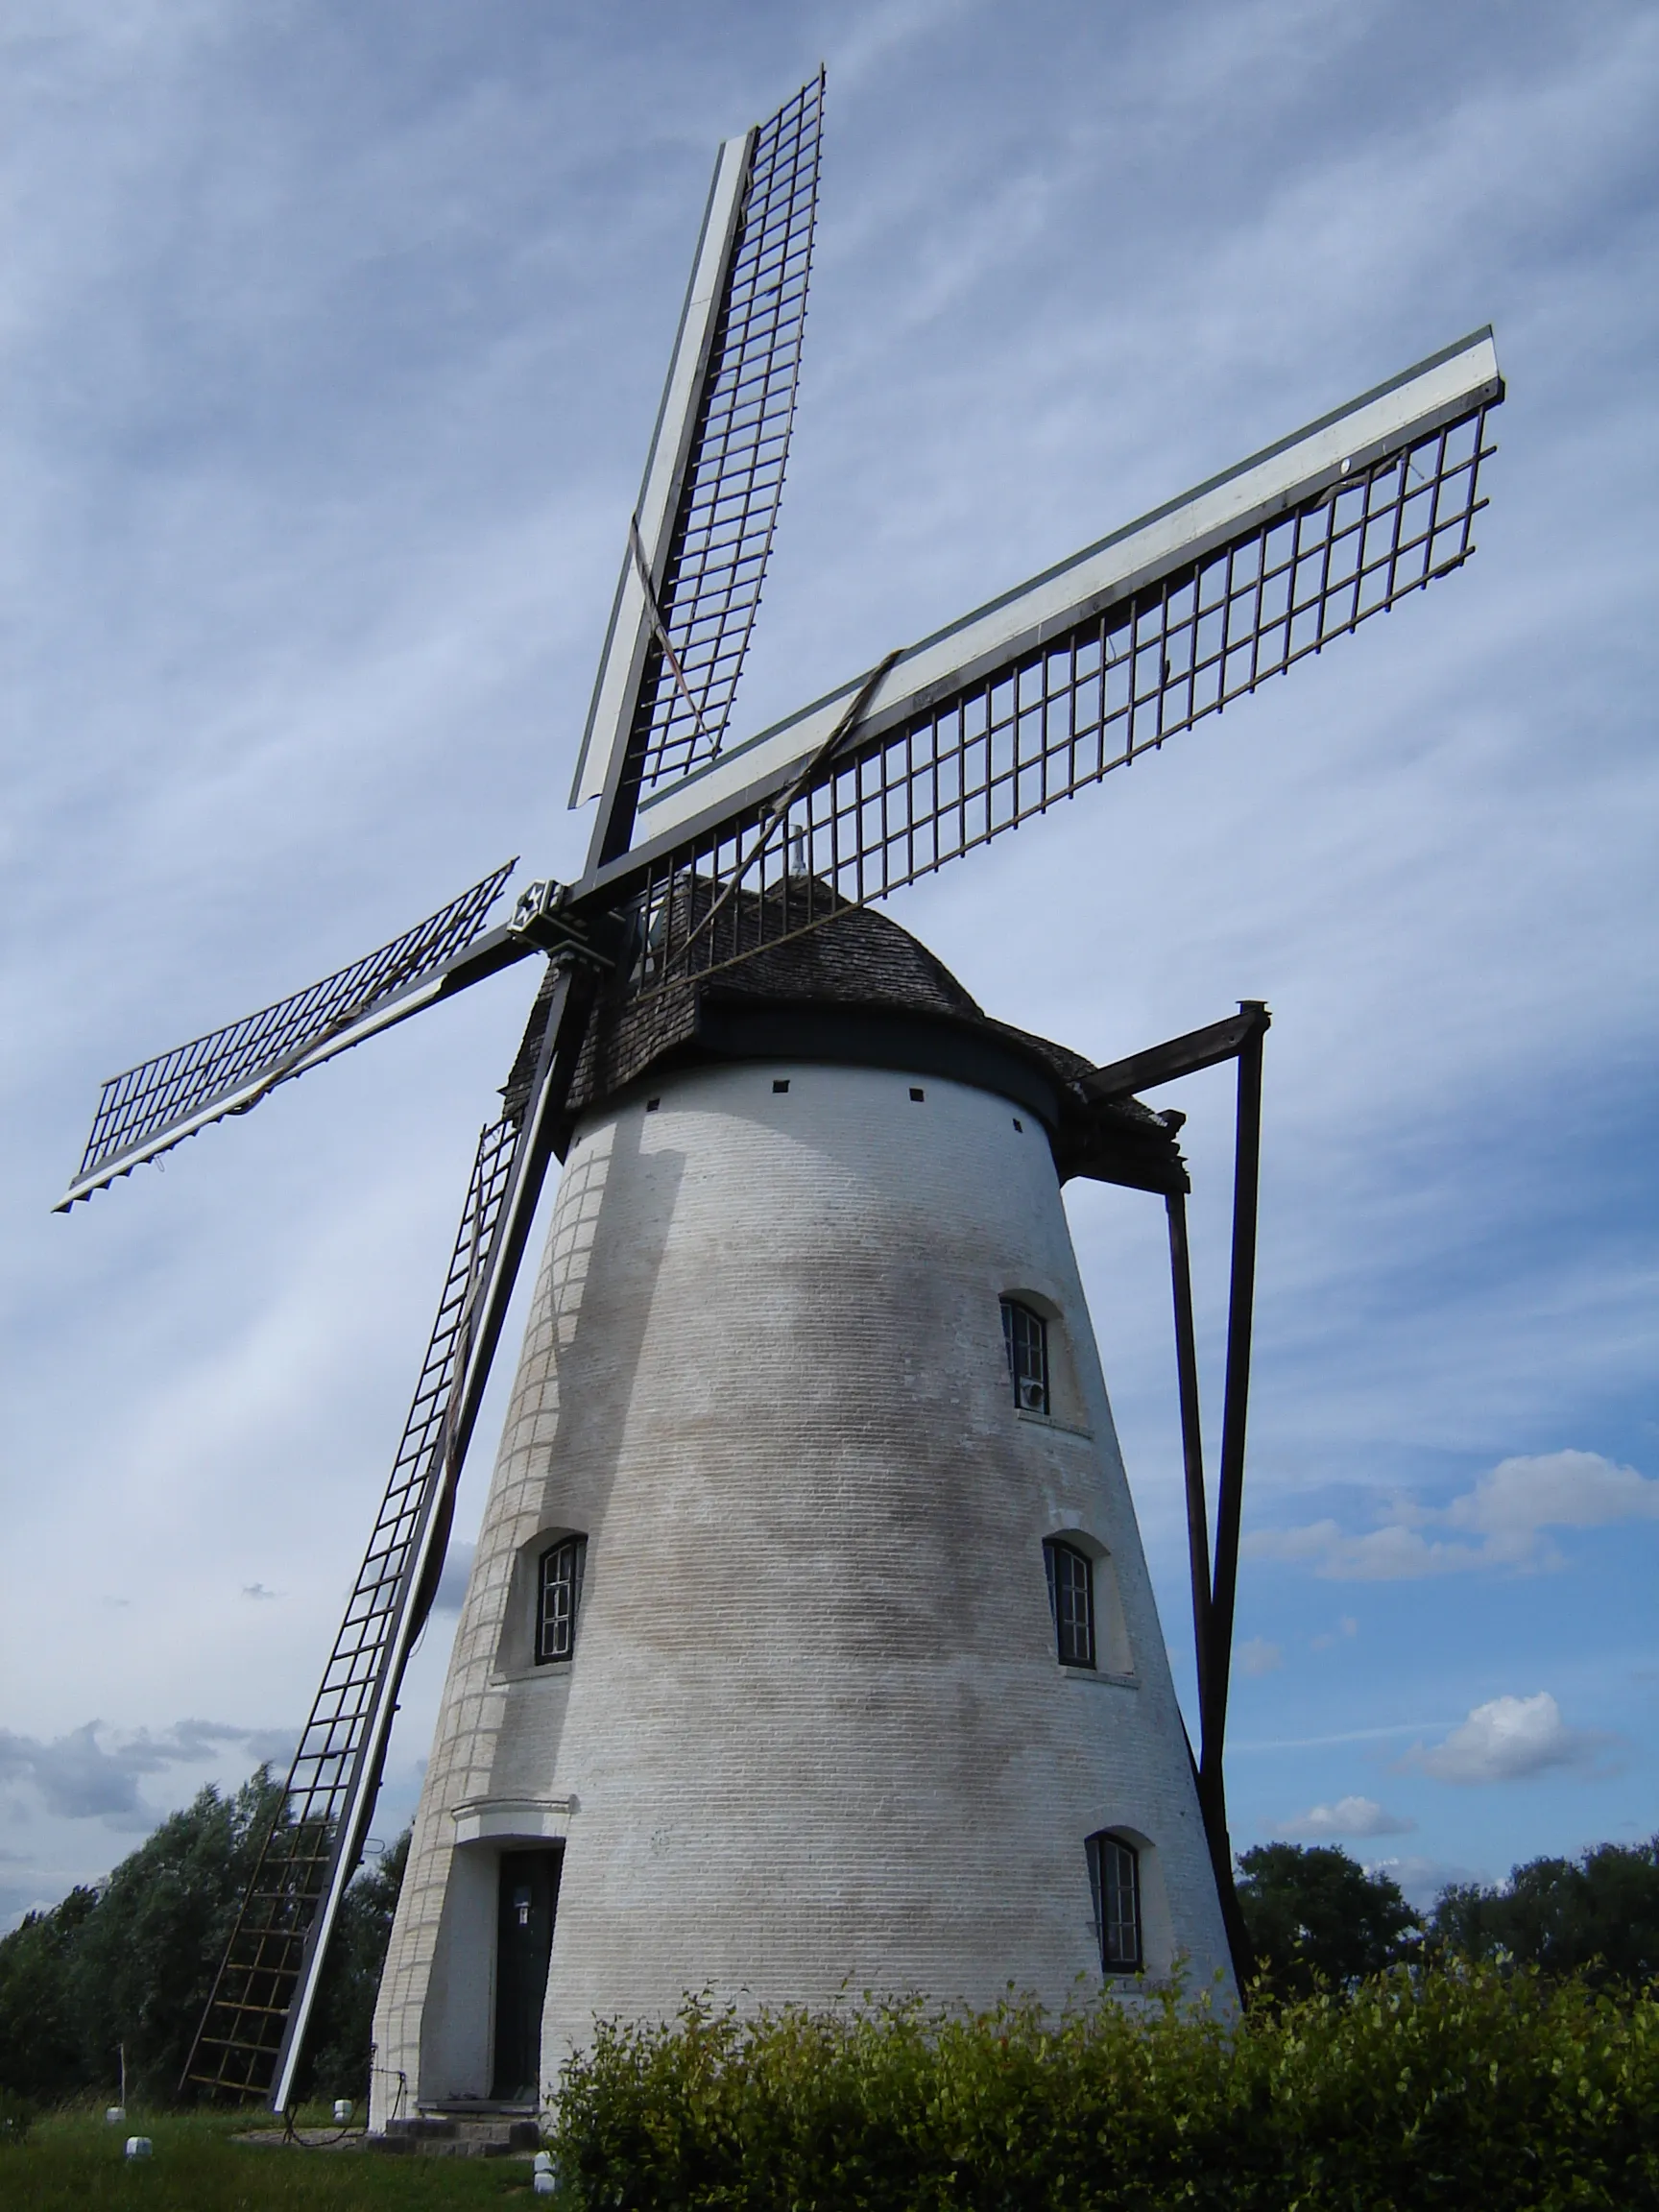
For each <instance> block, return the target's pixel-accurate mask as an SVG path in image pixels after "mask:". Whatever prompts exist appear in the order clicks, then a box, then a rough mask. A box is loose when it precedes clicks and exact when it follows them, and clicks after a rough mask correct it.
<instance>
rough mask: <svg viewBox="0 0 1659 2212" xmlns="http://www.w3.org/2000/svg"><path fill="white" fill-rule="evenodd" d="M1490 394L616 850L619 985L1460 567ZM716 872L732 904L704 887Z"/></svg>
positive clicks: (678, 963)
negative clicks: (670, 827)
mask: <svg viewBox="0 0 1659 2212" xmlns="http://www.w3.org/2000/svg"><path fill="white" fill-rule="evenodd" d="M1495 403H1496V401H1495V400H1493V401H1488V402H1485V403H1482V404H1480V405H1478V406H1476V407H1473V408H1471V409H1470V410H1469V412H1468V413H1467V414H1465V415H1462V416H1459V417H1457V418H1456V419H1455V420H1454V421H1449V422H1446V423H1444V424H1442V425H1439V426H1437V427H1436V428H1434V429H1433V430H1431V431H1430V432H1428V433H1426V434H1425V435H1423V436H1421V437H1418V438H1415V439H1413V440H1412V441H1410V442H1409V443H1408V444H1407V445H1406V446H1405V447H1404V448H1403V449H1402V450H1400V451H1398V452H1396V453H1394V454H1391V455H1388V456H1386V457H1384V458H1382V459H1380V460H1378V461H1376V462H1374V463H1372V464H1369V465H1367V466H1365V467H1363V468H1359V469H1352V470H1351V471H1350V472H1349V473H1348V474H1347V475H1346V476H1344V477H1342V478H1340V479H1339V480H1338V481H1337V482H1335V483H1334V484H1333V485H1331V486H1329V487H1327V488H1325V489H1322V490H1321V491H1320V492H1319V493H1317V494H1315V495H1314V496H1312V497H1310V498H1308V499H1307V500H1305V501H1304V502H1302V503H1300V504H1298V505H1296V506H1294V507H1292V508H1291V509H1290V510H1289V511H1287V512H1284V513H1281V514H1278V515H1275V516H1272V517H1264V518H1262V519H1260V520H1258V521H1255V522H1253V523H1252V524H1251V525H1250V526H1249V527H1248V528H1246V529H1244V530H1241V531H1240V532H1239V533H1238V535H1237V536H1235V537H1233V538H1231V539H1229V540H1227V541H1224V542H1223V543H1221V544H1219V545H1217V546H1214V548H1212V549H1210V550H1208V551H1206V552H1205V553H1203V554H1202V555H1201V556H1200V557H1198V558H1197V559H1195V560H1192V561H1190V562H1188V563H1185V564H1179V565H1175V566H1173V567H1172V568H1171V569H1170V570H1169V571H1168V572H1166V574H1164V575H1163V576H1162V577H1160V578H1159V579H1158V580H1157V581H1156V582H1155V583H1153V584H1150V585H1148V586H1146V587H1144V588H1142V589H1136V590H1132V591H1129V592H1127V593H1125V594H1124V595H1123V596H1122V597H1121V598H1120V599H1118V601H1116V602H1115V603H1112V604H1109V605H1108V606H1106V607H1104V608H1102V609H1100V610H1098V611H1097V612H1092V613H1089V614H1088V615H1087V616H1086V617H1085V618H1084V619H1082V620H1081V621H1077V622H1074V623H1072V624H1070V625H1069V626H1067V627H1065V628H1063V629H1060V630H1058V631H1057V632H1056V634H1054V635H1052V636H1050V637H1047V638H1046V639H1045V640H1044V641H1043V642H1042V644H1041V645H1039V646H1037V647H1035V648H1027V649H1025V650H1022V651H1019V652H1016V653H1014V654H1011V655H1010V656H1009V657H1008V658H1006V659H1005V660H1003V661H1000V662H999V663H998V664H997V665H994V666H992V667H990V668H987V669H984V670H980V671H976V672H975V673H974V675H973V676H972V678H971V679H970V680H968V681H965V682H958V683H955V684H950V683H946V684H942V685H939V686H937V688H936V693H935V696H933V697H932V698H931V699H930V700H929V702H928V704H927V705H926V708H925V709H923V710H922V711H920V712H913V713H910V714H908V715H905V716H902V718H901V719H899V720H898V721H897V722H896V723H889V725H888V726H887V727H881V726H880V723H879V721H878V719H877V717H876V716H874V715H873V716H872V717H871V724H870V726H866V727H863V728H861V727H860V726H859V725H858V723H857V721H856V720H855V721H854V726H853V727H852V728H851V729H849V730H848V731H847V733H846V735H845V738H844V739H843V740H841V741H839V742H834V741H832V742H830V743H829V744H827V745H826V746H825V747H824V749H823V752H822V753H821V754H820V756H818V757H811V758H808V760H807V761H806V762H805V764H804V766H803V767H802V769H801V770H800V771H798V773H797V775H796V776H795V778H794V779H793V781H788V782H785V783H784V784H783V787H782V788H781V789H779V788H777V787H776V781H774V783H773V785H772V787H769V788H768V787H760V788H757V790H756V792H755V795H754V796H753V798H752V799H750V800H749V801H748V802H747V803H744V802H742V801H739V802H738V803H736V804H734V805H730V806H728V807H727V808H726V809H725V810H723V811H722V812H721V813H720V816H719V818H718V819H717V820H716V821H714V822H713V823H712V824H711V825H710V827H709V829H698V828H696V827H695V825H692V826H690V827H689V828H688V830H687V832H686V833H685V834H684V835H683V836H680V837H675V836H674V835H672V834H671V833H670V834H667V835H664V836H663V837H662V838H661V839H660V840H658V841H656V842H655V843H654V844H652V845H651V846H649V847H647V848H646V849H645V850H644V851H643V852H641V853H638V854H634V855H630V856H629V858H628V859H626V860H619V861H617V862H616V863H615V864H613V867H612V868H611V869H610V870H608V871H605V872H603V874H602V878H601V880H602V881H605V880H608V881H609V883H610V884H612V885H613V886H614V890H615V892H616V893H618V894H619V893H621V892H622V891H623V890H624V888H626V889H628V890H629V891H631V892H632V894H633V896H634V898H635V899H636V901H637V907H638V911H639V915H640V924H639V927H638V932H637V944H638V945H639V947H640V949H641V950H640V955H639V958H638V961H637V966H636V969H635V972H634V976H633V979H632V987H633V989H634V990H635V991H636V992H637V993H639V994H648V993H650V992H651V991H653V990H657V989H661V988H662V987H664V986H665V985H667V984H668V983H670V982H672V981H674V980H675V979H676V977H677V976H679V975H681V974H686V973H702V974H707V973H709V972H711V971H713V970H715V969H719V968H722V967H727V966H730V965H732V964H733V963H734V962H736V961H738V960H741V959H745V958H747V957H749V956H750V955H751V954H752V953H753V952H755V951H756V950H757V949H758V948H759V946H760V945H763V944H767V943H777V942H781V941H782V940H783V939H785V938H788V937H793V936H799V935H800V934H802V933H803V931H805V930H806V929H810V928H813V927H816V926H819V925H820V924H822V923H824V922H827V921H829V920H830V919H831V918H832V916H833V915H834V914H835V913H837V912H840V911H843V910H844V909H845V907H846V906H847V905H848V904H849V903H852V904H864V903H867V902H870V901H872V900H876V899H880V898H883V897H885V896H886V894H888V893H889V892H891V891H895V890H897V889H899V888H900V887H901V886H902V885H903V884H906V883H910V882H914V881H915V880H916V879H917V878H920V877H922V876H925V875H928V874H930V873H931V872H932V871H933V870H934V869H936V868H940V867H943V866H944V864H945V863H946V862H947V861H948V860H951V859H954V858H956V857H957V856H958V855H960V854H963V853H966V852H969V851H971V850H972V849H973V848H974V846H975V845H982V844H984V843H986V842H988V841H989V840H990V839H991V838H993V837H996V836H998V835H1000V834H1001V833H1002V832H1003V831H1004V830H1006V829H1014V828H1016V827H1017V826H1018V825H1019V824H1020V823H1022V822H1023V821H1027V820H1029V819H1030V817H1031V816H1032V815H1034V814H1040V813H1043V812H1045V811H1046V809H1047V808H1048V807H1049V806H1052V805H1055V804H1056V803H1057V802H1058V801H1059V800H1062V799H1066V798H1070V796H1071V795H1072V794H1073V793H1074V792H1076V791H1079V790H1082V789H1083V788H1085V787H1086V786H1087V785H1089V784H1091V783H1095V782H1098V781H1100V780H1101V779H1102V778H1103V777H1105V776H1107V775H1109V774H1110V773H1111V771H1112V770H1113V769H1114V768H1118V767H1124V766H1127V765H1128V764H1129V763H1130V762H1131V761H1132V760H1134V759H1136V758H1138V757H1140V756H1141V755H1142V754H1143V753H1145V752H1148V751H1152V750H1155V749H1156V748H1157V747H1159V746H1161V745H1162V744H1163V743H1164V741H1165V739H1166V738H1167V737H1169V736H1172V735H1173V734H1174V733H1176V732H1178V731H1180V730H1185V729H1188V728H1190V726H1191V725H1192V724H1193V723H1194V722H1197V721H1200V720H1202V719H1203V717H1204V716H1205V715H1207V714H1213V713H1218V712H1220V711H1221V709H1223V708H1225V707H1226V706H1227V705H1228V704H1229V703H1230V702H1231V701H1233V700H1236V699H1238V698H1241V697H1243V696H1245V695H1246V694H1247V693H1250V692H1252V691H1254V690H1256V688H1257V687H1258V686H1259V685H1261V684H1262V683H1264V682H1265V681H1266V680H1267V679H1268V678H1269V677H1271V676H1275V675H1278V674H1281V673H1283V672H1284V671H1285V670H1286V669H1287V668H1289V667H1291V666H1293V665H1294V663H1295V662H1296V661H1300V660H1302V659H1304V658H1305V657H1306V656H1308V655H1309V654H1311V653H1317V652H1319V651H1321V650H1322V649H1323V647H1324V646H1325V645H1327V644H1329V643H1330V642H1331V641H1332V639H1333V638H1334V637H1339V636H1343V635H1345V634H1346V633H1348V632H1350V631H1352V630H1354V629H1355V628H1356V627H1357V626H1358V624H1359V623H1360V622H1362V621H1364V620H1366V619H1367V618H1368V617H1369V616H1371V615H1373V614H1376V613H1383V612H1385V611H1386V610H1387V609H1389V608H1391V607H1393V606H1394V605H1396V604H1397V602H1398V601H1399V600H1400V599H1402V598H1404V597H1405V596H1406V595H1407V593H1408V592H1412V591H1417V590H1421V589H1423V588H1424V587H1425V586H1426V585H1428V584H1429V583H1431V582H1432V581H1433V580H1434V579H1435V578H1436V577H1440V576H1444V575H1447V574H1449V573H1450V572H1451V571H1452V570H1454V569H1455V568H1457V567H1459V566H1460V565H1462V564H1463V562H1464V561H1466V560H1467V559H1468V557H1469V555H1470V554H1471V552H1472V551H1473V550H1474V545H1473V540H1472V537H1471V530H1472V526H1473V523H1474V519H1475V517H1476V515H1477V514H1478V513H1479V511H1480V509H1481V508H1482V507H1483V506H1484V505H1485V501H1484V500H1483V499H1482V498H1480V497H1479V491H1478V485H1479V467H1480V463H1481V462H1482V461H1483V460H1485V459H1486V458H1487V457H1488V456H1489V455H1490V454H1491V453H1492V452H1493V451H1494V450H1495V448H1494V447H1493V446H1492V445H1489V444H1488V443H1487V441H1486V418H1487V414H1488V411H1489V407H1490V405H1492V404H1495ZM733 888H741V890H742V891H743V892H744V893H745V894H746V896H745V897H744V899H743V900H742V901H740V902H739V901H736V900H733V898H731V897H730V896H724V897H723V896H722V894H729V893H730V891H731V890H732V889H733ZM757 915H758V917H759V918H760V919H759V924H758V928H757V920H756V917H757ZM664 948H673V949H674V950H673V951H672V952H671V953H668V954H667V955H666V956H660V954H661V949H664Z"/></svg>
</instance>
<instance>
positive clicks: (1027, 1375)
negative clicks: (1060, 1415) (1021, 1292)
mask: <svg viewBox="0 0 1659 2212" xmlns="http://www.w3.org/2000/svg"><path fill="white" fill-rule="evenodd" d="M1002 1343H1003V1346H1004V1349H1005V1350H1006V1352H1007V1354H1008V1374H1009V1378H1010V1380H1011V1381H1012V1383H1013V1384H1014V1403H1015V1405H1016V1406H1018V1407H1021V1408H1022V1410H1023V1411H1025V1412H1027V1413H1046V1412H1047V1410H1048V1324H1047V1322H1046V1321H1045V1320H1044V1318H1043V1316H1042V1314H1041V1313H1033V1312H1032V1310H1031V1309H1030V1308H1029V1307H1028V1306H1022V1305H1020V1304H1019V1303H1018V1302H1017V1301H1016V1300H1015V1299H1012V1298H1004V1299H1003V1301H1002Z"/></svg>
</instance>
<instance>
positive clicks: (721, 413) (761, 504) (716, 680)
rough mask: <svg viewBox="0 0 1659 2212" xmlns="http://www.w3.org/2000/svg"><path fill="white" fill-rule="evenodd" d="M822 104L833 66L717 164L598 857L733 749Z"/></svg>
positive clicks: (619, 605) (604, 706)
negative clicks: (649, 805)
mask: <svg viewBox="0 0 1659 2212" xmlns="http://www.w3.org/2000/svg"><path fill="white" fill-rule="evenodd" d="M823 107H824V81H823V73H822V72H821V71H820V73H819V75H818V76H817V77H816V78H814V79H813V80H812V81H811V82H810V83H808V84H805V85H804V86H803V87H802V89H801V91H800V92H799V93H798V94H797V95H796V97H795V98H794V99H793V100H790V101H787V102H785V103H784V105H783V107H782V108H780V110H779V112H778V113H777V114H776V115H774V116H773V117H772V118H771V120H770V121H769V122H767V123H764V124H761V125H759V126H758V127H757V129H755V130H754V131H751V132H747V133H746V134H745V135H744V136H743V137H741V138H732V139H728V140H727V141H726V143H725V144H724V145H723V146H722V147H721V149H720V153H719V157H718V159H717V160H716V162H715V167H714V179H713V182H712V184H711V186H710V188H709V205H708V208H707V210H706V211H705V214H704V219H703V231H702V235H701V237H700V238H699V240H698V246H697V252H696V254H695V256H694V259H693V264H692V273H691V283H690V287H689V289H688V291H687V293H686V298H685V308H684V310H683V311H682V314H681V319H680V328H679V331H678V334H677V335H676V338H675V342H674V351H673V355H672V357H671V359H670V362H669V369H668V378H667V383H666V385H665V386H664V389H663V394H662V404H661V410H660V411H659V414H658V419H657V426H656V429H655V432H654V433H653V436H652V441H651V449H650V452H649V454H648V455H647V458H646V464H645V475H644V480H643V482H642V483H641V485H640V489H639V498H638V503H637V506H636V508H635V511H634V516H633V517H632V520H631V523H630V527H629V545H628V551H627V553H626V555H625V556H624V559H623V563H622V573H621V576H620V578H619V580H618V582H617V586H616V597H615V601H614V603H613V607H612V611H611V622H610V627H609V629H608V631H607V633H606V637H605V645H604V650H603V652H602V653H601V655H600V661H599V671H598V675H597V677H596V678H595V681H594V685H593V698H592V703H591V705H590V706H589V712H588V721H587V727H586V729H585V730H584V733H583V737H582V745H581V750H580V753H579V756H578V759H577V763H576V776H575V781H574V785H573V787H572V791H571V800H570V804H571V805H573V806H576V805H585V804H586V803H587V802H588V801H589V800H591V799H596V798H597V799H600V800H601V801H602V802H603V803H602V805H601V807H600V813H599V821H598V825H597V828H596V830H595V838H594V854H593V857H594V859H595V860H598V859H603V858H608V857H610V856H611V854H613V852H614V851H616V850H619V849H621V848H622V847H624V846H626V844H627V843H628V840H629V835H630V831H631V827H632V821H633V814H634V808H635V806H636V805H637V801H638V798H639V795H640V793H641V792H642V791H644V792H649V791H652V790H657V789H660V788H661V787H663V786H664V785H667V786H672V785H673V784H674V783H675V782H677V781H680V780H681V779H682V778H683V777H684V776H685V775H686V774H688V773H692V772H694V771H695V769H696V768H697V767H699V766H703V765H707V764H708V762H709V761H710V760H712V759H715V758H717V757H718V756H719V753H720V751H721V748H722V745H723V743H724V738H725V733H726V729H727V726H728V722H729V719H730V714H731V708H732V699H733V692H734V690H735V688H736V684H737V678H738V675H739V672H740V670H741V667H742V662H743V657H744V653H745V651H746V649H747V647H748V642H749V634H750V631H751V629H752V628H753V625H754V620H755V614H756V611H757V608H758V606H759V601H760V587H761V582H762V579H763V577H764V574H765V569H766V564H767V560H768V558H769V556H770V554H771V549H772V539H773V533H774V530H775V527H776V523H777V516H778V506H779V501H780V499H781V494H782V486H783V469H784V463H785V460H786V458H787V454H788V447H789V437H790V432H791V429H792V427H793V423H794V418H795V397H796V387H797V381H798V377H799V373H800V363H801V346H802V338H803V332H804V329H805V313H806V286H807V281H808V278H809V276H810V274H811V259H812V235H813V226H814V222H815V219H816V212H817V199H818V158H819V147H820V137H821V126H822V119H823Z"/></svg>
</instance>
